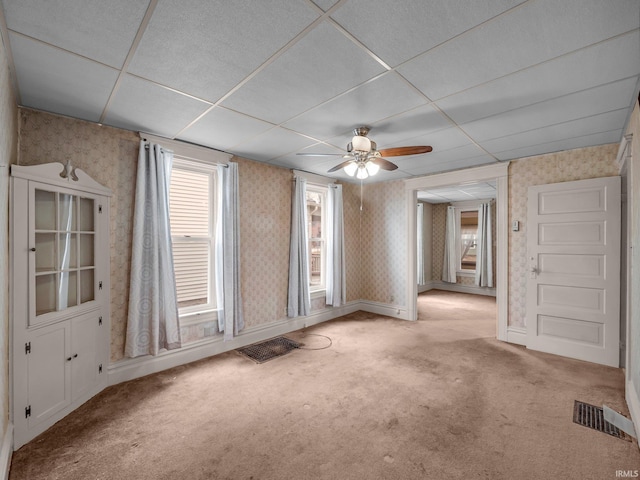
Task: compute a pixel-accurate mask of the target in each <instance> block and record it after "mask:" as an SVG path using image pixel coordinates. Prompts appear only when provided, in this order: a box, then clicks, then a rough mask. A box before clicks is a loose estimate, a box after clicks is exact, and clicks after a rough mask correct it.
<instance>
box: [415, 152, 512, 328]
mask: <svg viewBox="0 0 640 480" xmlns="http://www.w3.org/2000/svg"><path fill="white" fill-rule="evenodd" d="M508 175H509V162H500V163H495V164H491V165H484V166H481V167H476V168H467V169H465V170H456V171H453V172H446V173H440V174H436V175H428V176H425V177H417V178H410V179H407V180H405V181H404V188H405V193H406V195H405V214H406V225H407V229H408V235H407V252H408V254H407V255H408V259H407V261H408V268H407V276H406V285H407V289H406V290H407V298H406V305H407V315H408V316H409V318H410V319H412V320H415V319H416V318H417V304H416V302H417V285H416V275H417V273H416V268H417V267H416V216H415V214H414V205H415V203H416V199H417V191H418V190H426V189H429V188H435V187H446V186H449V185H460V184H465V183H477V182H482V181H487V180H495V181H496V191H497V198H496V250H497V254H496V282H495V283H496V302H497V308H498V316H497V322H496V338H497V339H498V340H502V341H508V339H507V325H508V316H509V308H508V300H509V297H508V295H509V292H508V265H509V249H508V245H509V230H508V227H509V204H508V193H509V192H508V190H509V176H508Z"/></svg>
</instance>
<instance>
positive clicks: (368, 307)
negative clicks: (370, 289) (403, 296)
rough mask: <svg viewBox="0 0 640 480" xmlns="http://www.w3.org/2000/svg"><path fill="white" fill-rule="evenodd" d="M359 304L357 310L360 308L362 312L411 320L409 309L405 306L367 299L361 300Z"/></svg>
mask: <svg viewBox="0 0 640 480" xmlns="http://www.w3.org/2000/svg"><path fill="white" fill-rule="evenodd" d="M359 305H360V308H359V309H358V310H362V311H363V312H370V313H377V314H378V315H386V316H387V317H395V318H400V319H403V320H411V319H410V318H409V311H408V310H407V307H401V306H398V305H390V304H388V303H380V302H372V301H369V300H361V301H360V302H359Z"/></svg>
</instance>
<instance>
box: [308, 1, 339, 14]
mask: <svg viewBox="0 0 640 480" xmlns="http://www.w3.org/2000/svg"><path fill="white" fill-rule="evenodd" d="M313 3H315V4H316V5H318V6H319V7H320V8H322V9H323V10H324V11H325V12H326V11H327V10H329V9H330V8H331V7H333V5H334V4H335V3H336V0H313Z"/></svg>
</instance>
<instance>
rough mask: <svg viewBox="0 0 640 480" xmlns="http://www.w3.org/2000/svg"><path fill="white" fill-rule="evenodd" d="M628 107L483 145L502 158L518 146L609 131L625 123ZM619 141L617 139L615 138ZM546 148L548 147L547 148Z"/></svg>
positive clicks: (531, 145)
mask: <svg viewBox="0 0 640 480" xmlns="http://www.w3.org/2000/svg"><path fill="white" fill-rule="evenodd" d="M627 113H628V112H627V109H620V110H614V111H613V112H606V113H602V114H600V115H594V116H591V117H586V118H580V119H578V120H572V121H570V122H565V123H560V124H557V125H553V126H549V127H542V128H537V129H535V130H529V131H527V132H523V133H519V134H515V135H509V136H506V137H501V138H496V139H494V140H488V141H486V142H482V144H481V146H482V147H483V148H485V149H486V150H487V151H488V152H490V153H493V154H495V155H496V156H498V158H500V159H501V160H504V159H505V158H514V157H505V156H504V155H503V152H509V151H513V150H516V149H518V148H523V147H526V148H528V149H529V148H531V147H535V146H536V145H543V144H546V143H552V142H558V141H561V140H563V139H572V138H576V137H583V136H587V135H595V134H598V133H602V132H609V131H610V130H611V126H612V125H623V124H624V122H625V121H626V118H627ZM615 141H617V140H615ZM545 149H546V148H545Z"/></svg>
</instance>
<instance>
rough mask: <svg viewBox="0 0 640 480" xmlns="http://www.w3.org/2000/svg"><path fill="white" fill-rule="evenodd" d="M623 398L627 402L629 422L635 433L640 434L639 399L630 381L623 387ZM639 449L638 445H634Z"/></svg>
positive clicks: (639, 444)
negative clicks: (629, 415) (631, 423)
mask: <svg viewBox="0 0 640 480" xmlns="http://www.w3.org/2000/svg"><path fill="white" fill-rule="evenodd" d="M624 390H625V392H624V395H625V398H626V400H627V407H629V413H630V414H631V421H632V422H633V427H634V428H635V429H636V432H640V429H639V427H640V398H638V394H637V392H636V389H635V386H634V384H633V381H632V380H629V381H628V382H627V384H626V385H625V389H624ZM636 445H638V446H639V447H640V443H636Z"/></svg>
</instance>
